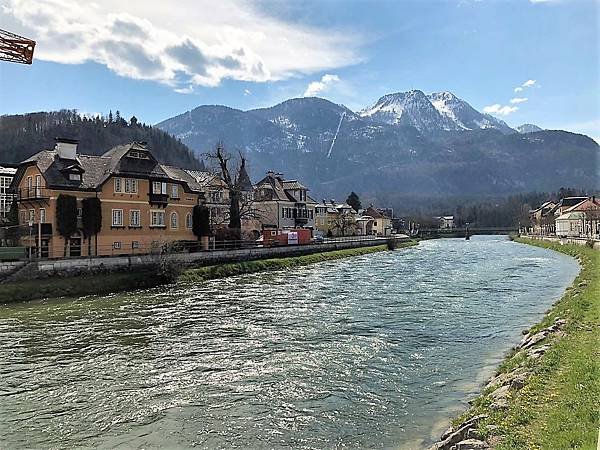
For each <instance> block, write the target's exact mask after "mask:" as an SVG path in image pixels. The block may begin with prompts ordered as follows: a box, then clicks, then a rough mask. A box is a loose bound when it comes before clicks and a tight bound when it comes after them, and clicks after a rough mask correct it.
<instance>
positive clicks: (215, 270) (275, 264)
mask: <svg viewBox="0 0 600 450" xmlns="http://www.w3.org/2000/svg"><path fill="white" fill-rule="evenodd" d="M413 245H417V242H416V241H409V242H402V243H399V244H398V246H397V247H396V248H403V247H410V246H413ZM383 250H387V247H386V246H385V245H377V246H374V247H359V248H350V249H346V250H335V251H331V252H322V253H313V254H311V255H303V256H292V257H287V258H270V259H260V260H256V261H244V262H239V263H229V264H218V265H214V266H206V267H199V268H197V269H190V270H187V271H185V272H184V273H183V274H182V275H181V276H180V277H179V281H180V282H183V283H197V282H199V281H205V280H212V279H215V278H223V277H228V276H232V275H241V274H245V273H254V272H261V271H264V270H279V269H287V268H290V267H297V266H303V265H306V264H313V263H318V262H323V261H330V260H334V259H340V258H347V257H348V256H358V255H366V254H368V253H375V252H380V251H383Z"/></svg>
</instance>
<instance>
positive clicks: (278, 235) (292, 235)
mask: <svg viewBox="0 0 600 450" xmlns="http://www.w3.org/2000/svg"><path fill="white" fill-rule="evenodd" d="M311 238H312V230H309V229H306V228H298V229H291V230H275V229H270V230H269V229H267V230H263V242H264V245H265V246H268V247H270V246H274V245H303V244H310V240H311Z"/></svg>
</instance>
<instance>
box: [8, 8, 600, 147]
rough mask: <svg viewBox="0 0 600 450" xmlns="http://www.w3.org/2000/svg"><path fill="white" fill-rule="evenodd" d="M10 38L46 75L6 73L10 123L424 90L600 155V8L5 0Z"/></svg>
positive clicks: (149, 118) (362, 99)
mask: <svg viewBox="0 0 600 450" xmlns="http://www.w3.org/2000/svg"><path fill="white" fill-rule="evenodd" d="M0 28H3V29H6V30H10V31H12V32H15V33H18V34H21V35H24V36H27V37H29V38H32V39H34V40H36V42H37V44H36V48H35V57H34V61H33V64H32V65H30V66H28V65H20V64H12V63H6V62H1V61H0V114H15V113H25V112H33V111H47V110H57V109H63V108H67V109H77V110H79V111H80V112H81V113H84V114H98V113H99V114H104V115H107V114H108V111H109V110H112V111H113V113H114V112H115V111H116V110H119V111H120V112H121V115H122V116H123V117H130V116H131V115H135V116H136V117H137V118H138V119H139V120H141V121H143V122H146V123H151V124H154V123H158V122H160V121H162V120H164V119H167V118H169V117H172V116H174V115H177V114H181V113H183V112H185V111H187V110H190V109H192V108H194V107H196V106H199V105H204V104H221V105H227V106H230V107H233V108H239V109H244V110H246V109H252V108H258V107H265V106H272V105H274V104H277V103H279V102H281V101H284V100H286V99H288V98H293V97H302V96H318V97H323V98H326V99H328V100H331V101H333V102H335V103H341V104H344V105H346V106H347V107H349V108H350V109H353V110H360V109H362V108H365V107H367V106H369V105H371V104H373V103H375V102H376V100H377V99H378V98H379V97H381V96H382V95H384V94H387V93H391V92H398V91H407V90H410V89H420V90H422V91H424V92H425V93H430V92H437V91H450V92H453V93H454V94H455V95H457V96H458V97H460V98H462V99H464V100H466V101H467V102H469V103H470V104H471V105H472V106H473V107H475V108H476V109H478V110H480V111H485V112H489V113H490V114H493V115H494V116H496V117H499V118H501V119H502V120H505V121H506V122H507V123H508V124H509V125H511V126H517V125H520V124H523V123H534V124H536V125H539V126H541V127H542V128H549V129H565V130H569V131H574V132H578V133H583V134H587V135H589V136H591V137H593V138H595V139H596V141H598V142H600V31H599V30H600V1H598V0H596V1H586V0H514V1H513V0H503V1H500V0H497V1H494V0H479V1H476V0H445V1H434V0H413V1H404V0H389V1H383V0H380V1H377V0H371V1H352V0H350V1H341V0H323V1H311V0H303V1H299V0H294V1H282V0H279V1H273V0H256V1H252V0H219V1H218V2H215V1H199V0H178V1H166V0H162V1H155V0H126V1H122V0H119V1H117V0H105V1H103V0H97V1H95V2H87V1H85V0H79V1H77V0H0Z"/></svg>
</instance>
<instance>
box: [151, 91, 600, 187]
mask: <svg viewBox="0 0 600 450" xmlns="http://www.w3.org/2000/svg"><path fill="white" fill-rule="evenodd" d="M429 95H430V97H431V99H430V98H428V97H427V96H426V95H425V94H424V93H423V92H422V91H419V93H413V94H412V95H411V96H394V94H389V95H388V97H387V98H385V99H384V101H383V102H380V105H381V107H382V108H383V107H387V106H391V107H390V108H388V110H387V111H384V112H386V113H390V112H392V110H393V109H394V108H395V107H396V106H395V102H396V100H405V99H406V98H407V97H411V98H410V99H409V100H410V102H408V103H409V104H410V106H411V107H409V108H406V109H403V110H402V111H401V112H400V111H396V112H400V114H399V116H400V117H399V118H398V117H397V116H398V114H397V115H396V116H394V115H391V116H390V115H384V116H383V117H382V118H374V117H372V116H373V114H371V115H367V117H364V116H363V115H361V112H354V111H352V110H350V109H348V108H347V107H345V106H344V105H338V104H336V103H333V102H330V101H328V100H326V99H321V98H316V97H307V98H296V99H288V100H286V101H284V102H281V103H279V104H277V105H274V106H272V107H266V108H257V109H250V110H247V111H242V110H238V109H232V108H228V107H223V106H206V105H204V106H200V107H197V108H194V109H192V110H190V111H188V112H186V113H183V114H181V115H179V116H175V117H174V118H171V119H167V120H166V121H163V122H161V123H159V124H158V125H157V126H158V127H160V128H161V129H163V130H165V131H167V132H168V133H171V134H174V135H175V136H177V137H178V138H180V139H181V140H182V142H184V143H186V144H187V145H188V146H189V147H190V148H192V149H194V150H195V151H196V152H197V153H203V152H206V151H209V150H211V149H212V148H214V145H215V143H216V142H217V141H223V143H224V144H225V146H226V148H229V149H230V150H232V151H233V150H235V151H238V150H239V151H242V152H244V153H245V154H246V156H247V160H248V164H249V171H250V175H251V177H252V178H253V179H258V178H259V177H261V176H262V175H263V174H264V172H265V171H266V170H270V169H273V170H276V171H279V172H283V173H284V174H288V175H289V176H292V177H294V178H299V179H302V180H303V181H304V182H305V183H306V184H307V185H309V186H311V187H312V189H313V193H315V195H317V197H319V196H321V195H325V196H331V195H334V196H340V195H347V193H348V192H350V191H351V190H355V191H361V192H373V193H376V194H377V195H379V196H383V197H384V196H385V195H387V194H385V193H390V192H401V193H406V194H410V195H421V194H432V195H440V196H442V195H448V194H467V195H496V194H501V195H504V194H508V193H513V192H525V191H533V190H538V191H553V190H556V189H558V188H559V187H560V186H573V187H581V188H592V187H593V188H598V187H600V186H598V174H597V170H596V169H597V165H598V154H599V152H598V145H597V144H596V143H595V142H594V141H593V140H592V139H590V138H588V137H585V136H580V135H576V134H573V133H569V132H565V131H558V132H552V131H541V132H536V133H529V134H521V133H519V132H517V131H516V130H513V129H511V128H510V127H508V125H506V124H504V122H502V121H499V120H498V119H495V122H494V125H495V126H493V127H492V126H490V124H489V123H487V122H485V121H484V120H485V119H487V118H488V117H491V116H487V115H484V114H482V113H479V112H478V111H476V110H475V109H474V108H472V107H471V106H470V105H469V104H468V103H467V102H465V101H464V100H461V99H460V98H458V97H456V96H454V95H453V94H452V93H444V92H440V93H433V94H429ZM384 97H385V96H384ZM382 98H383V97H382ZM380 100H381V99H380ZM432 100H433V102H438V103H440V104H438V109H442V110H444V109H446V111H445V117H443V116H442V114H440V112H439V110H438V109H436V108H435V107H434V106H433V104H432ZM386 101H388V103H386ZM376 103H377V102H376ZM419 105H424V106H423V108H424V109H422V110H420V109H419ZM411 108H412V109H411ZM380 110H381V108H379V109H378V110H377V111H380ZM448 110H449V111H450V112H449V111H448ZM473 111H474V112H473ZM406 114H408V117H405V118H404V119H403V118H402V116H403V115H404V116H406ZM452 114H454V116H455V120H456V122H453V124H454V125H452V124H451V123H450V122H449V121H448V116H450V115H452ZM390 119H391V120H390ZM389 122H391V123H389ZM478 122H479V125H478V126H477V128H474V129H465V127H469V126H474V125H473V124H475V125H477V123H478ZM459 123H460V124H461V125H458V124H459ZM424 124H432V128H431V129H427V128H426V127H425V128H424V127H423V125H424ZM503 124H504V125H503ZM415 125H418V126H419V127H420V128H421V129H419V128H418V127H416V126H415ZM450 125H452V126H450ZM446 128H450V129H446ZM507 128H508V130H510V131H508V130H507Z"/></svg>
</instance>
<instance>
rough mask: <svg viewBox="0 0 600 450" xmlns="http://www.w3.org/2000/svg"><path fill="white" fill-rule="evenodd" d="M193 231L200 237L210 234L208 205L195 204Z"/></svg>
mask: <svg viewBox="0 0 600 450" xmlns="http://www.w3.org/2000/svg"><path fill="white" fill-rule="evenodd" d="M192 231H193V232H194V234H195V235H196V236H197V237H199V238H200V237H202V236H209V235H210V216H209V211H208V208H207V207H206V206H204V205H196V206H194V210H193V212H192Z"/></svg>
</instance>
